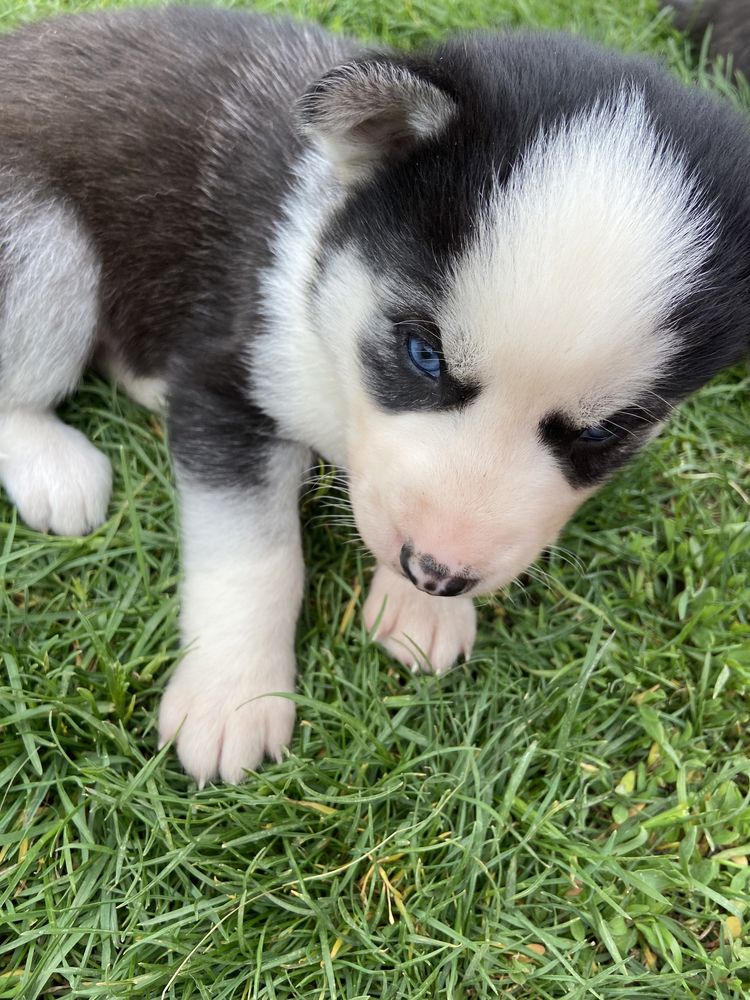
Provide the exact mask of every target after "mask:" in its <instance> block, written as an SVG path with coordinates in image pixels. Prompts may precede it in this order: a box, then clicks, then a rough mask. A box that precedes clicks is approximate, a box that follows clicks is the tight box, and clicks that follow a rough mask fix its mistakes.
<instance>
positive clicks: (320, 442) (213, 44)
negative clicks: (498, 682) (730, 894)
mask: <svg viewBox="0 0 750 1000" xmlns="http://www.w3.org/2000/svg"><path fill="white" fill-rule="evenodd" d="M749 335H750V132H749V131H748V127H747V124H746V123H745V121H743V120H742V119H741V118H740V117H739V116H736V115H735V114H734V113H733V112H732V111H730V110H729V109H728V108H726V107H723V106H721V105H719V104H718V103H717V102H716V101H714V100H713V99H712V98H710V97H709V96H707V95H705V94H702V93H699V92H697V91H694V90H687V89H684V88H683V87H681V86H680V85H678V84H677V83H676V82H675V81H673V80H672V79H670V78H669V77H668V76H667V75H666V74H665V73H664V72H662V71H661V70H660V69H659V68H658V67H656V66H655V65H653V64H652V63H650V62H647V61H644V60H640V59H633V58H625V57H623V56H620V55H617V54H615V53H613V52H608V51H604V50H600V49H598V48H595V47H593V46H591V45H589V44H587V43H585V42H582V41H577V40H574V39H571V38H565V37H560V36H554V35H531V34H519V35H511V34H498V35H494V34H477V35H469V36H467V37H463V38H459V39H457V40H454V41H449V42H447V43H445V44H444V45H441V46H439V47H438V48H437V49H436V50H435V51H433V52H429V53H426V54H423V55H421V56H403V55H394V54H389V53H376V54H372V53H370V54H366V53H363V52H361V51H360V49H359V47H358V46H357V45H356V44H355V43H353V42H351V41H349V40H346V39H343V38H338V37H334V36H331V35H329V34H326V33H325V32H323V31H322V30H320V29H318V28H316V27H312V26H309V25H301V24H296V23H293V22H290V21H274V20H269V19H265V18H262V17H258V16H253V15H247V14H237V13H228V12H218V11H212V10H207V9H179V8H175V9H172V10H165V11H159V12H156V11H150V12H144V11H141V12H125V13H119V14H116V15H105V14H101V15H93V16H75V17H66V18H60V19H56V20H51V21H47V22H44V23H41V24H39V25H36V26H33V27H28V28H24V29H22V30H19V31H17V32H14V33H12V34H10V35H7V36H4V37H2V38H0V476H1V477H2V481H3V483H4V485H5V488H6V490H7V492H8V494H9V495H10V497H11V498H12V499H13V500H14V502H15V503H16V504H17V505H18V509H19V512H20V514H21V516H22V517H23V518H24V519H25V520H26V522H27V523H28V524H30V525H31V526H32V527H34V528H37V529H39V530H40V531H47V530H49V531H55V532H58V533H63V534H81V533H84V532H87V531H90V530H91V529H93V528H95V527H96V526H97V525H98V524H100V523H101V522H102V520H103V519H104V518H105V516H106V510H107V502H108V498H109V492H110V481H111V476H110V469H109V465H108V463H107V461H106V460H105V458H104V457H103V456H102V455H101V454H100V453H99V452H98V451H97V450H96V449H95V448H94V447H93V445H92V444H90V443H89V442H88V441H87V440H86V439H85V438H84V437H83V436H82V435H81V434H80V433H78V432H77V431H75V430H72V429H71V428H69V427H67V426H66V425H65V424H63V423H61V422H60V421H59V420H58V418H57V417H56V416H55V413H54V408H55V406H56V405H57V404H58V403H59V402H60V400H61V399H63V398H64V397H65V396H66V395H68V394H69V393H70V392H72V391H73V390H74V388H75V386H76V385H77V383H78V381H79V380H80V378H81V376H82V374H83V371H84V369H85V368H86V366H87V365H89V364H90V363H94V364H95V365H96V366H97V367H98V368H99V369H100V370H103V371H105V372H107V373H109V374H110V376H111V377H112V378H114V379H116V380H117V381H118V382H120V383H121V384H122V385H123V386H124V387H125V388H126V389H127V390H128V391H129V392H130V393H131V394H132V395H133V396H134V397H135V398H136V399H138V400H140V401H141V402H144V403H145V404H146V405H151V406H155V407H159V406H165V407H166V412H167V414H168V421H169V434H170V442H171V446H172V450H173V453H174V459H175V465H176V470H177V481H178V487H179V493H180V504H181V517H182V534H183V568H184V583H183V587H182V632H183V637H184V640H185V643H186V645H187V651H186V653H185V655H184V656H183V658H182V660H181V662H180V663H179V665H178V667H177V669H176V671H175V673H174V676H173V677H172V679H171V681H170V683H169V686H168V687H167V690H166V693H165V695H164V700H163V703H162V708H161V715H160V735H161V739H162V740H163V741H167V740H171V739H175V740H176V744H177V750H178V753H179V755H180V759H181V761H182V763H183V765H184V766H185V768H186V770H187V771H188V772H189V773H190V774H192V775H193V776H195V778H196V779H197V780H198V781H199V782H200V783H203V782H205V781H207V780H210V779H212V778H214V777H216V776H217V775H220V776H221V777H222V778H223V779H225V780H227V781H239V780H240V779H241V778H242V776H243V774H244V771H245V769H247V768H254V767H256V766H257V765H258V764H259V762H260V761H261V760H262V759H263V757H264V756H270V757H274V758H278V757H279V755H280V753H281V751H282V748H283V747H284V746H285V745H286V744H287V743H288V741H289V739H290V737H291V733H292V727H293V720H294V709H293V703H292V701H291V700H290V699H287V698H283V697H272V696H270V695H271V693H283V692H291V691H292V690H293V688H294V682H295V662H294V632H295V622H296V618H297V613H298V608H299V603H300V599H301V593H302V585H303V574H304V570H303V564H302V554H301V548H300V529H299V523H298V512H297V494H298V488H299V484H300V479H301V477H302V476H303V474H304V472H305V470H306V469H307V468H308V466H309V464H310V461H311V456H312V454H313V453H318V454H320V455H322V456H324V457H325V458H326V459H328V460H329V461H331V462H334V463H336V464H337V465H339V466H341V467H342V468H343V469H346V470H347V473H348V477H349V483H350V490H351V497H352V504H353V510H354V514H355V517H356V520H357V524H358V527H359V530H360V532H361V535H362V537H363V538H364V540H365V541H366V543H367V544H368V546H369V547H370V548H371V549H372V551H373V553H374V554H375V556H376V558H377V562H378V566H377V569H376V572H375V577H374V580H373V583H372V588H371V592H370V595H369V598H368V600H367V603H366V606H365V616H366V620H367V622H368V624H370V625H372V626H373V627H375V626H376V625H377V635H378V638H379V639H380V640H381V641H382V642H383V643H384V644H385V646H386V647H387V648H388V649H389V650H390V651H391V652H392V653H393V654H394V655H395V656H396V657H398V658H399V659H401V660H403V661H404V662H407V663H410V664H415V665H420V666H430V667H432V668H433V669H435V670H437V671H442V670H445V669H447V668H448V667H449V666H450V665H451V664H452V663H453V662H454V661H455V659H456V658H457V657H458V656H459V655H460V654H462V653H463V654H468V653H469V652H470V650H471V647H472V643H473V640H474V632H475V612H474V608H473V605H472V602H471V595H473V594H478V593H482V592H488V591H491V590H494V589H495V588H497V587H499V586H501V585H503V584H505V583H507V582H508V581H510V580H512V579H513V578H514V577H515V576H516V575H517V574H518V573H519V572H521V571H522V570H523V569H524V568H525V567H526V566H527V565H528V564H529V563H530V562H531V561H533V560H534V559H535V558H536V556H537V555H538V554H539V552H540V551H541V550H542V549H543V548H544V547H545V546H547V545H549V544H551V543H552V542H553V541H554V540H555V538H556V536H557V534H558V532H559V530H560V528H561V527H562V526H563V524H564V523H565V521H566V520H567V519H568V517H569V516H570V515H571V514H572V512H573V511H574V510H575V509H576V508H577V507H578V505H579V504H580V503H581V502H582V501H583V500H584V499H585V498H586V497H588V496H589V495H591V493H593V492H594V491H595V490H596V488H597V487H598V486H599V485H600V483H602V482H603V481H604V480H606V479H607V478H608V477H609V476H611V474H612V473H613V472H615V470H616V469H617V468H619V466H620V465H622V464H623V462H624V461H625V460H626V459H627V458H628V457H630V456H631V455H632V454H633V453H634V452H635V451H636V450H637V449H638V448H640V447H641V446H642V445H643V444H645V443H646V442H647V441H648V440H649V438H651V437H652V436H653V435H654V434H655V433H657V432H658V430H659V428H660V427H661V425H662V423H663V422H664V421H665V420H666V419H667V417H668V416H669V413H670V410H671V409H672V408H673V407H674V406H675V405H676V404H677V403H679V402H680V401H681V400H682V399H683V398H685V397H686V396H687V395H688V394H689V393H691V392H692V391H693V390H695V389H696V388H698V387H699V386H700V385H702V384H703V383H704V382H706V381H707V380H708V379H709V378H711V377H712V376H713V375H714V374H715V373H716V372H718V371H719V370H721V369H722V368H724V367H725V366H727V365H731V364H732V363H734V362H735V361H737V360H738V359H739V358H740V357H741V356H742V355H743V354H744V353H745V352H746V350H747V348H748V338H749ZM415 344H416V345H422V348H420V349H426V350H428V351H431V352H432V355H433V358H434V357H435V356H437V357H439V359H440V366H439V372H438V373H437V374H434V373H433V374H430V373H428V372H425V371H424V370H423V369H420V368H419V367H418V366H417V364H416V362H415V361H414V360H413V355H410V350H411V349H412V348H413V347H414V345H415ZM425 344H426V345H427V348H424V345H425ZM436 595H438V596H436ZM439 595H455V596H452V597H451V598H450V599H446V598H445V597H441V596H439Z"/></svg>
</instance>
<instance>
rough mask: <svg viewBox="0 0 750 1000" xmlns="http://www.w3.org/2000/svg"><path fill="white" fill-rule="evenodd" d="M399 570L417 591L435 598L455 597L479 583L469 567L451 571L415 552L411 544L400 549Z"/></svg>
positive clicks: (426, 556)
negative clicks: (432, 595)
mask: <svg viewBox="0 0 750 1000" xmlns="http://www.w3.org/2000/svg"><path fill="white" fill-rule="evenodd" d="M400 562H401V569H402V570H403V573H404V576H406V577H408V578H409V579H410V580H411V582H412V583H413V584H414V586H415V587H416V588H417V589H418V590H423V591H424V592H425V593H427V594H434V595H435V597H456V596H457V595H458V594H464V593H466V591H467V590H471V588H472V587H473V586H474V585H475V584H476V583H478V582H479V580H478V578H477V577H476V576H475V575H474V573H473V571H472V569H471V567H470V566H464V567H462V568H461V569H457V570H453V569H451V567H449V566H446V565H445V564H443V563H440V562H438V561H437V560H436V559H435V558H434V557H433V556H431V555H429V554H427V553H422V552H415V551H414V546H413V544H412V543H411V542H405V543H404V544H403V546H402V547H401V556H400Z"/></svg>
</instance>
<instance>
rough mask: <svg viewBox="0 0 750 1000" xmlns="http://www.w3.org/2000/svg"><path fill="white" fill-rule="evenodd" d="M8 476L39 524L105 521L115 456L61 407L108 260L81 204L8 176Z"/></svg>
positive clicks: (88, 340)
mask: <svg viewBox="0 0 750 1000" xmlns="http://www.w3.org/2000/svg"><path fill="white" fill-rule="evenodd" d="M0 179H1V180H2V187H0V247H2V255H1V256H0V293H2V294H0V481H2V483H3V485H4V486H5V489H6V490H7V492H8V495H9V496H10V498H11V499H12V500H13V502H14V503H15V504H16V506H17V507H18V510H19V513H20V515H21V517H22V518H23V520H24V521H26V523H27V524H29V525H30V526H31V527H32V528H35V529H37V530H38V531H54V532H57V533H58V534H63V535H83V534H85V533H86V532H87V531H90V530H91V529H92V528H95V527H96V526H97V525H98V524H100V523H101V522H102V521H103V520H104V518H105V516H106V510H107V502H108V500H109V494H110V489H111V478H112V474H111V469H110V465H109V462H108V461H107V459H106V458H105V457H104V455H102V454H101V452H99V451H98V450H97V449H96V448H95V447H94V446H93V445H92V444H91V443H90V442H89V441H88V440H87V439H86V438H85V437H84V436H83V434H81V433H80V432H79V431H76V430H73V428H72V427H67V426H66V425H65V424H63V423H62V422H61V421H60V420H58V419H57V417H56V416H55V415H54V413H53V412H52V408H53V407H54V406H55V404H56V403H57V402H59V401H60V400H61V399H62V398H63V397H64V396H66V395H68V393H70V392H72V390H73V389H74V388H75V386H76V385H77V383H78V381H79V379H80V377H81V374H82V372H83V369H84V367H85V365H86V362H87V360H88V357H89V355H90V352H91V347H92V344H93V340H94V331H95V325H96V315H97V305H96V302H97V288H98V282H99V269H98V264H97V261H96V258H95V255H94V252H93V250H92V248H91V246H90V244H89V241H88V238H87V237H86V235H85V233H84V232H83V230H82V229H81V227H80V225H79V224H78V222H77V220H76V218H75V216H74V214H73V213H72V211H71V210H70V209H69V208H67V207H66V206H64V205H62V204H59V203H57V202H55V201H51V200H50V199H44V198H41V197H38V196H36V195H35V194H33V193H30V192H28V191H23V190H22V189H19V188H17V187H16V186H14V178H13V175H12V173H10V172H8V173H6V174H3V175H2V177H1V178H0Z"/></svg>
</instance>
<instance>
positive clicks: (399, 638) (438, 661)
mask: <svg viewBox="0 0 750 1000" xmlns="http://www.w3.org/2000/svg"><path fill="white" fill-rule="evenodd" d="M364 615H365V624H366V625H367V628H368V629H373V628H375V626H376V623H377V629H376V631H375V638H376V639H377V640H378V642H379V643H381V644H382V645H383V646H384V647H385V648H386V649H387V650H388V652H389V653H390V654H391V656H394V657H395V658H396V659H397V660H400V661H401V663H404V664H406V666H408V667H411V668H412V669H413V670H416V669H422V670H433V671H434V672H435V673H436V674H442V673H445V671H446V670H448V669H449V668H450V667H452V666H453V664H454V663H455V662H456V660H457V659H458V657H459V656H462V655H463V656H468V655H469V654H470V653H471V650H472V647H473V645H474V638H475V636H476V630H477V621H476V618H477V613H476V609H475V608H474V604H473V602H472V600H471V598H470V597H432V596H430V595H429V594H424V593H422V591H421V590H417V588H416V587H415V586H414V585H413V584H412V583H411V582H410V581H409V580H406V579H405V578H404V577H401V576H397V575H396V574H395V573H393V572H392V571H391V570H389V569H386V568H385V567H384V566H378V568H377V569H376V570H375V576H374V577H373V580H372V585H371V586H370V593H369V595H368V597H367V600H366V601H365V607H364Z"/></svg>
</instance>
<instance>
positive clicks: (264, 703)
mask: <svg viewBox="0 0 750 1000" xmlns="http://www.w3.org/2000/svg"><path fill="white" fill-rule="evenodd" d="M277 655H278V654H277ZM273 656H274V654H273V653H270V654H269V656H268V657H263V656H262V654H261V653H260V652H259V651H256V657H257V659H256V660H255V661H254V660H253V659H251V660H250V661H249V662H248V660H247V653H245V654H244V662H239V660H238V658H237V657H234V658H232V659H231V660H229V659H227V660H224V659H223V658H221V657H220V658H218V659H214V660H213V661H211V660H210V659H207V658H206V657H204V656H202V655H201V653H200V651H198V650H191V651H189V652H188V653H187V654H186V655H185V658H184V659H183V660H182V662H181V663H180V664H179V666H178V667H177V670H176V671H175V673H174V676H173V677H172V679H171V680H170V682H169V684H168V685H167V689H166V691H165V692H164V697H163V698H162V701H161V709H160V711H159V745H160V746H162V745H163V744H164V743H166V742H168V741H169V740H175V743H176V747H177V755H178V757H179V758H180V762H181V763H182V766H183V767H184V768H185V770H186V771H187V773H188V774H189V775H191V776H192V777H193V778H195V780H196V781H197V783H198V785H199V787H200V788H202V787H203V786H204V785H205V784H206V782H207V781H211V780H212V779H213V778H216V777H220V778H221V779H222V780H223V781H227V782H229V783H230V784H233V785H236V784H238V783H239V782H241V781H242V780H243V779H244V778H245V772H246V771H249V770H256V769H257V768H258V766H259V765H260V764H261V763H262V761H263V759H264V758H265V757H270V758H271V759H272V760H276V761H278V760H281V753H282V750H283V749H284V747H286V746H288V744H289V741H290V739H291V737H292V731H293V729H294V716H295V708H294V702H292V701H291V700H290V699H288V698H283V697H281V698H279V697H273V696H269V695H268V694H267V692H268V691H279V692H286V691H288V692H290V693H291V692H292V691H294V673H295V667H294V660H293V659H292V660H291V662H283V663H281V664H279V665H277V666H276V668H274V667H273V666H272V665H271V663H270V662H269V661H270V660H271V659H272V658H273Z"/></svg>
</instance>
